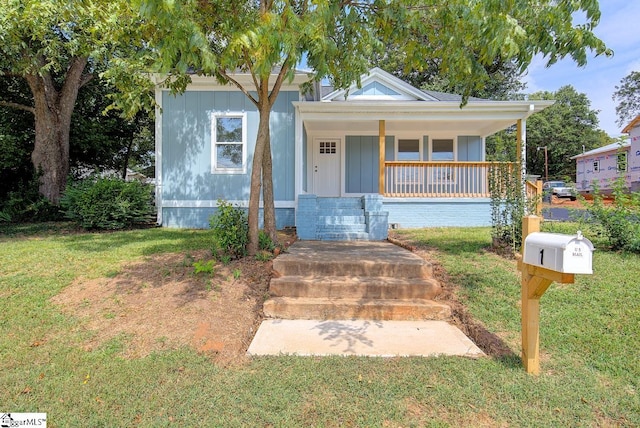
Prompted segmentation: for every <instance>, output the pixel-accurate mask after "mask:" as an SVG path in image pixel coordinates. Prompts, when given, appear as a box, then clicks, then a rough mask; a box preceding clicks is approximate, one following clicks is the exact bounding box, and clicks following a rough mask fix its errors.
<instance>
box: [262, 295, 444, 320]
mask: <svg viewBox="0 0 640 428" xmlns="http://www.w3.org/2000/svg"><path fill="white" fill-rule="evenodd" d="M263 310H264V314H265V316H267V317H270V318H282V319H321V320H328V319H334V320H336V319H369V320H444V319H448V318H449V317H450V316H451V308H450V307H449V306H448V305H445V304H443V303H440V302H436V301H434V300H426V299H408V300H388V299H312V298H296V297H275V298H272V299H269V300H267V301H266V302H264V307H263Z"/></svg>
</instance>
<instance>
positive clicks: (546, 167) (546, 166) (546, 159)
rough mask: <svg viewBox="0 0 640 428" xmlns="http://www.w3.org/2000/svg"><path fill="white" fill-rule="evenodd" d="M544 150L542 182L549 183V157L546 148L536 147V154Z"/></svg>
mask: <svg viewBox="0 0 640 428" xmlns="http://www.w3.org/2000/svg"><path fill="white" fill-rule="evenodd" d="M540 149H544V181H549V157H548V156H547V146H542V147H538V148H537V149H536V152H539V151H540Z"/></svg>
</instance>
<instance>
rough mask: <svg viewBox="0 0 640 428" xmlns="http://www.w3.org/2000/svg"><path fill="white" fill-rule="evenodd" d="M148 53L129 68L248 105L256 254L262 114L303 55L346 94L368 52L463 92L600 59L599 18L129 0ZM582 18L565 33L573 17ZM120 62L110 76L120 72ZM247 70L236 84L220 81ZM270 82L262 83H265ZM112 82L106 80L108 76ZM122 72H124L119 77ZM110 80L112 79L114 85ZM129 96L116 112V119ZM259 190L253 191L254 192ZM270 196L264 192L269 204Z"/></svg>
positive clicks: (401, 0) (408, 3)
mask: <svg viewBox="0 0 640 428" xmlns="http://www.w3.org/2000/svg"><path fill="white" fill-rule="evenodd" d="M134 4H135V5H136V7H138V8H139V10H140V12H141V16H142V19H143V20H144V21H145V22H146V23H147V25H148V26H147V27H145V31H144V34H145V37H146V38H147V40H148V43H149V46H151V47H152V48H153V49H152V50H151V51H150V53H148V52H146V53H144V56H142V55H141V56H139V57H138V58H136V59H135V60H134V61H132V62H131V63H132V64H133V65H134V66H140V65H142V64H144V65H145V70H146V71H155V72H162V73H166V74H167V76H168V79H167V82H168V83H171V84H173V87H174V88H175V89H177V90H183V89H184V88H185V84H186V83H187V82H188V75H187V73H188V72H189V71H196V72H198V73H202V74H206V75H212V76H215V77H216V78H217V79H218V80H219V81H220V82H225V83H226V82H230V83H231V84H233V85H235V86H236V87H238V88H239V90H241V91H242V92H243V93H244V94H245V95H246V96H247V97H248V98H249V99H250V100H251V101H252V102H253V103H254V104H255V105H256V106H257V108H258V110H259V113H260V125H259V129H258V137H257V141H256V146H255V152H254V158H253V167H252V171H251V173H252V176H251V197H250V203H249V225H250V246H249V251H250V253H251V252H255V250H256V249H257V223H258V206H259V205H258V201H259V199H260V191H261V189H262V192H263V197H264V201H265V204H264V206H265V228H267V229H271V228H273V229H274V225H275V219H274V218H272V215H273V213H272V210H273V200H272V184H271V176H270V174H271V172H270V168H271V167H270V164H271V149H270V142H269V126H268V123H269V115H270V110H271V106H272V105H273V102H274V101H275V98H276V97H277V95H278V93H279V90H280V87H281V85H282V83H283V81H284V80H285V79H291V78H292V77H293V72H294V68H295V67H296V65H297V64H299V63H300V62H301V60H302V59H303V58H305V60H306V63H307V65H308V66H309V67H310V68H311V69H312V70H313V74H312V78H313V79H315V80H320V79H323V78H328V79H329V80H330V81H331V83H332V85H333V86H334V87H336V88H346V87H348V86H349V85H350V84H351V83H353V82H354V81H356V82H358V81H359V78H360V76H361V75H362V74H363V73H364V72H366V71H367V69H368V67H369V64H370V60H371V58H372V57H373V55H374V53H376V52H377V53H378V54H380V53H381V52H382V51H383V50H384V48H385V46H388V45H395V46H402V51H403V53H404V55H405V56H406V61H404V67H405V69H407V70H408V69H413V68H418V69H420V68H421V67H424V64H426V63H428V62H429V61H430V60H433V59H437V60H438V67H439V70H440V71H441V72H442V73H443V74H444V75H445V76H446V78H447V79H449V80H450V81H451V83H452V84H454V85H459V87H460V88H461V92H462V94H463V95H465V96H467V95H469V94H470V93H472V91H473V90H474V89H479V88H481V87H483V85H485V83H486V81H487V75H488V70H489V69H490V66H491V64H494V63H495V62H496V61H498V62H500V63H504V64H512V65H513V67H514V68H515V69H517V70H520V71H523V70H525V69H526V67H527V66H528V64H529V63H530V62H531V59H532V58H533V56H534V55H536V54H542V55H543V56H544V57H546V58H547V60H548V64H553V63H554V62H556V61H557V60H559V59H561V58H564V57H567V56H568V57H571V58H573V59H574V60H575V61H576V63H577V64H578V65H584V64H585V63H586V60H587V54H588V52H590V51H594V52H595V53H596V54H610V53H611V52H610V51H609V50H608V49H607V48H606V46H605V44H604V43H603V42H602V41H601V40H599V39H598V38H597V37H596V36H595V34H594V33H593V29H594V28H595V26H596V25H597V24H598V21H599V18H600V11H599V7H598V2H597V1H595V0H589V1H587V0H584V1H561V2H557V1H552V0H545V1H540V2H536V3H535V4H532V3H531V2H529V1H525V0H511V1H508V2H505V1H503V0H485V1H471V0H434V1H429V2H427V1H418V0H371V1H366V2H359V1H349V0H347V1H344V0H319V1H318V0H316V1H311V0H297V1H291V0H289V1H284V0H260V1H249V0H243V1H238V2H228V1H223V0H210V1H176V0H137V1H135V2H134ZM576 13H582V14H584V15H585V17H586V19H585V21H586V23H585V24H575V25H574V22H573V15H574V14H576ZM127 69H128V66H126V65H123V66H122V67H120V70H121V71H122V70H127ZM233 71H242V72H245V73H249V74H250V75H251V77H252V82H253V83H252V84H251V85H248V86H243V85H242V84H240V83H239V82H238V81H235V80H234V79H233V75H232V74H231V72H233ZM274 71H275V72H276V77H275V78H273V79H271V80H270V77H269V76H270V74H271V73H272V72H274ZM117 74H118V73H114V74H112V76H116V75H117ZM129 74H130V73H129ZM115 80H118V79H117V78H116V79H115ZM131 101H132V98H131V97H128V99H121V100H120V101H119V105H120V107H121V108H124V109H125V110H128V109H129V108H131ZM262 185H264V188H262ZM270 193H271V195H270Z"/></svg>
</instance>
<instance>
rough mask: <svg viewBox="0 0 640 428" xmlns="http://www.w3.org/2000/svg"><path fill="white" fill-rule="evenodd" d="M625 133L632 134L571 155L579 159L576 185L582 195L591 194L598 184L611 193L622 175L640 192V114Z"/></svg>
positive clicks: (603, 191)
mask: <svg viewBox="0 0 640 428" xmlns="http://www.w3.org/2000/svg"><path fill="white" fill-rule="evenodd" d="M622 132H623V133H627V134H629V138H628V140H627V141H625V142H618V143H613V144H609V145H607V146H604V147H600V148H597V149H593V150H589V151H588V152H584V153H581V154H579V155H577V156H574V157H572V158H571V159H575V160H576V187H577V190H578V192H580V194H582V195H588V194H591V193H593V190H594V188H596V187H597V188H599V189H600V191H601V192H602V193H605V194H607V193H610V192H611V188H612V184H613V181H614V180H615V179H616V178H618V177H624V179H625V181H626V183H627V188H628V189H629V190H630V191H632V192H636V191H640V115H638V116H636V118H635V119H634V120H632V121H631V122H630V123H629V124H628V125H627V126H626V127H625V128H624V129H623V130H622Z"/></svg>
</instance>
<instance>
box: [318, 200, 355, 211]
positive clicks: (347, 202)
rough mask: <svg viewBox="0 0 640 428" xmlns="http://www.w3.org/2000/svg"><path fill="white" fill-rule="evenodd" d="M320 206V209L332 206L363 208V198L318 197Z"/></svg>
mask: <svg viewBox="0 0 640 428" xmlns="http://www.w3.org/2000/svg"><path fill="white" fill-rule="evenodd" d="M317 204H318V208H320V209H327V208H328V209H332V208H349V209H362V199H361V198H318V199H317Z"/></svg>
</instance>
